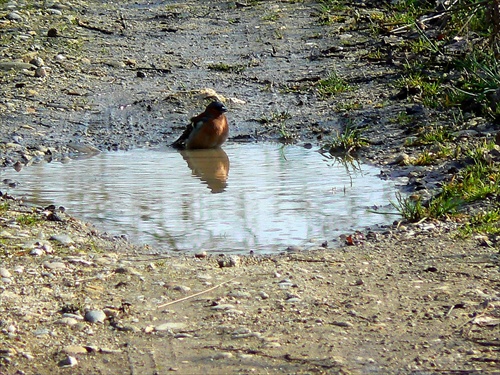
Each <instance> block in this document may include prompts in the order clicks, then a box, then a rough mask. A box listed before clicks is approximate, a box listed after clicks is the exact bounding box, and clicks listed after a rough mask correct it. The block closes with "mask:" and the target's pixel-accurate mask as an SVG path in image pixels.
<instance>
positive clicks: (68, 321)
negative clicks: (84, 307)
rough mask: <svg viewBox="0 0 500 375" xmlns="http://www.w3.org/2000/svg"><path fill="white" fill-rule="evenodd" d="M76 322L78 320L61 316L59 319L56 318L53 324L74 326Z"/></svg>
mask: <svg viewBox="0 0 500 375" xmlns="http://www.w3.org/2000/svg"><path fill="white" fill-rule="evenodd" d="M77 323H78V320H76V319H75V318H61V319H59V320H56V321H55V322H54V324H61V325H66V326H70V327H72V326H74V325H76V324H77Z"/></svg>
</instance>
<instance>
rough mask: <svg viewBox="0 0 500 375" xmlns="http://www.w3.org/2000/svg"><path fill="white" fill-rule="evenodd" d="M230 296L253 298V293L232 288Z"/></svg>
mask: <svg viewBox="0 0 500 375" xmlns="http://www.w3.org/2000/svg"><path fill="white" fill-rule="evenodd" d="M228 296H229V297H233V298H251V297H252V295H251V294H250V293H249V292H246V291H243V290H232V291H230V292H229V293H228Z"/></svg>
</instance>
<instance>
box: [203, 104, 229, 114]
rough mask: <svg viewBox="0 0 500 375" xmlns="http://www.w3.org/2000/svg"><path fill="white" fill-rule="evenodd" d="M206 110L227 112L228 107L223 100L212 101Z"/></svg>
mask: <svg viewBox="0 0 500 375" xmlns="http://www.w3.org/2000/svg"><path fill="white" fill-rule="evenodd" d="M206 111H210V112H217V113H224V112H227V108H226V106H225V105H224V104H222V103H221V102H212V103H210V104H209V105H208V106H207V108H206Z"/></svg>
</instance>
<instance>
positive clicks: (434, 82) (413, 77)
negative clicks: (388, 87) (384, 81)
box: [396, 71, 445, 108]
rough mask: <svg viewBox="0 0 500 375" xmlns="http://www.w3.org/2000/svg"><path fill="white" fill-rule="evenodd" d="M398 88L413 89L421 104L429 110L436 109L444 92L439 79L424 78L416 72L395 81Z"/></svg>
mask: <svg viewBox="0 0 500 375" xmlns="http://www.w3.org/2000/svg"><path fill="white" fill-rule="evenodd" d="M396 86H397V87H398V88H401V89H402V88H414V89H416V90H417V91H418V92H419V94H418V96H419V97H420V98H421V100H422V103H423V104H424V105H425V106H427V107H431V108H437V107H438V106H439V105H440V104H441V102H440V98H441V97H442V96H443V95H444V92H445V90H444V89H443V85H442V82H441V80H440V79H438V78H432V77H429V76H425V75H423V74H422V73H420V72H418V71H411V72H409V73H408V74H407V75H405V76H403V77H401V78H400V79H398V80H397V81H396Z"/></svg>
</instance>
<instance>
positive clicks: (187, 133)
mask: <svg viewBox="0 0 500 375" xmlns="http://www.w3.org/2000/svg"><path fill="white" fill-rule="evenodd" d="M224 112H227V108H226V107H225V106H224V104H222V103H221V102H212V103H210V104H209V105H208V106H207V108H206V109H205V112H203V113H201V114H199V115H198V116H195V117H193V118H191V123H190V124H189V125H188V126H187V127H186V130H184V132H183V133H182V135H181V136H180V137H179V138H178V139H177V140H176V141H175V142H174V143H172V147H175V148H178V149H187V150H193V149H199V148H218V147H220V146H221V145H222V144H223V143H224V142H225V141H226V139H227V137H228V135H229V127H228V124H227V118H226V115H224Z"/></svg>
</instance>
